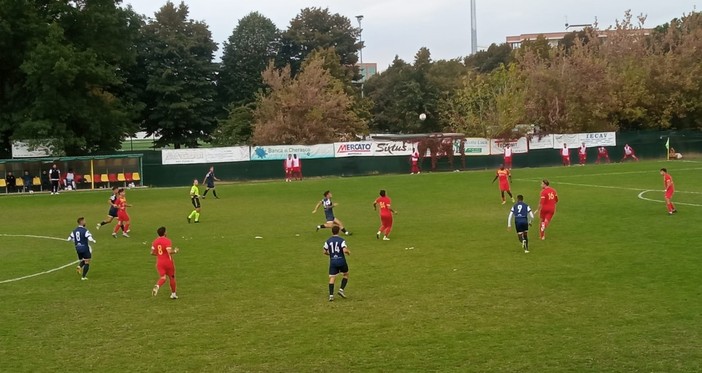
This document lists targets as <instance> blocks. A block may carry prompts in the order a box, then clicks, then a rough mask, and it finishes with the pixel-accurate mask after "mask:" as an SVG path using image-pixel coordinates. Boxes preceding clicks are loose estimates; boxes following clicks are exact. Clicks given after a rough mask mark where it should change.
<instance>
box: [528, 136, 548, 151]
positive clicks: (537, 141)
mask: <svg viewBox="0 0 702 373" xmlns="http://www.w3.org/2000/svg"><path fill="white" fill-rule="evenodd" d="M537 149H553V135H546V136H543V137H538V136H533V137H532V138H531V139H529V150H537Z"/></svg>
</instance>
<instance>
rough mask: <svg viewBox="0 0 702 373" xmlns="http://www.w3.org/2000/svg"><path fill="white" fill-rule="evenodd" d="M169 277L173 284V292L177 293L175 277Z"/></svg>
mask: <svg viewBox="0 0 702 373" xmlns="http://www.w3.org/2000/svg"><path fill="white" fill-rule="evenodd" d="M169 279H170V285H171V293H175V292H176V281H175V277H170V278H169Z"/></svg>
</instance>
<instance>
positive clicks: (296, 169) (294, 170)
mask: <svg viewBox="0 0 702 373" xmlns="http://www.w3.org/2000/svg"><path fill="white" fill-rule="evenodd" d="M300 170H301V168H300V167H293V172H300Z"/></svg>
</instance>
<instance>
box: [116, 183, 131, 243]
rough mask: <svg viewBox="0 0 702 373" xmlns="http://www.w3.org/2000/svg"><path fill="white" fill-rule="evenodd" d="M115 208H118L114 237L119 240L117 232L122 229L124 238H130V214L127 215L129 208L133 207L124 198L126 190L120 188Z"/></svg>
mask: <svg viewBox="0 0 702 373" xmlns="http://www.w3.org/2000/svg"><path fill="white" fill-rule="evenodd" d="M115 206H117V225H115V229H114V230H113V231H112V237H114V238H117V232H119V229H120V228H122V236H123V237H129V234H128V233H129V214H127V207H132V205H130V204H128V203H127V198H126V197H125V196H124V188H119V190H118V191H117V199H116V200H115Z"/></svg>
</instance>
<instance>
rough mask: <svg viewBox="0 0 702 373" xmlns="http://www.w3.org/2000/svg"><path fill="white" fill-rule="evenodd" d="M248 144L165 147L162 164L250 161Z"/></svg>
mask: <svg viewBox="0 0 702 373" xmlns="http://www.w3.org/2000/svg"><path fill="white" fill-rule="evenodd" d="M249 159H250V157H249V147H248V146H232V147H224V148H195V149H163V150H162V151H161V163H162V164H198V163H223V162H244V161H248V160H249Z"/></svg>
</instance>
